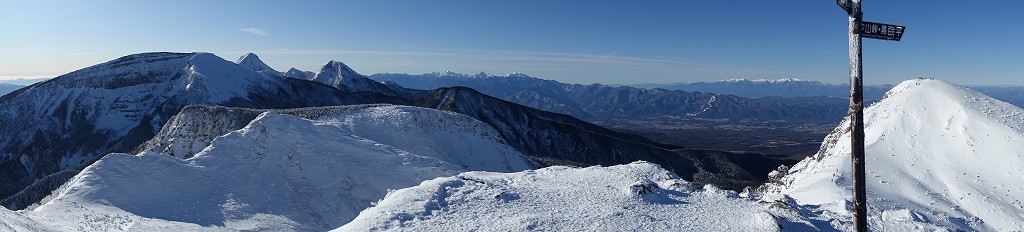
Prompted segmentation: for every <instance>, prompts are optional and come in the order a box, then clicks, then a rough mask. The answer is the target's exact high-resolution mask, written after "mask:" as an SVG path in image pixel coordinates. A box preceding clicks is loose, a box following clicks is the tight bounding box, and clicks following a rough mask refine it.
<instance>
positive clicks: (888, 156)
mask: <svg viewBox="0 0 1024 232" xmlns="http://www.w3.org/2000/svg"><path fill="white" fill-rule="evenodd" d="M864 116H865V118H864V123H865V148H866V152H865V153H866V160H865V161H866V166H867V170H866V172H867V185H866V187H867V193H868V195H867V198H868V206H869V210H868V213H869V215H871V216H870V217H869V218H868V220H869V222H870V228H872V229H875V230H894V231H910V230H914V231H923V230H933V227H941V228H945V229H949V230H981V231H1020V230H1024V186H1022V185H1021V184H1020V183H1022V182H1024V169H1022V168H1021V167H1024V110H1022V109H1021V108H1018V107H1016V106H1013V105H1010V104H1007V103H1005V102H1002V101H999V100H995V99H992V98H990V97H988V96H985V95H983V94H980V93H978V92H976V91H973V90H970V89H967V88H964V87H960V86H955V85H952V84H949V83H946V82H943V81H938V80H928V79H921V80H909V81H905V82H903V83H900V84H899V85H897V86H896V87H894V88H893V89H892V90H890V91H889V92H888V93H886V95H885V98H884V99H883V100H882V101H880V102H878V103H876V104H874V105H872V106H871V107H869V108H867V109H866V110H865V114H864ZM847 124H848V122H844V123H843V124H841V125H840V126H839V127H837V128H836V129H835V131H834V132H833V133H832V134H830V135H829V136H828V137H826V138H825V142H824V143H823V145H822V148H821V150H820V151H819V153H818V154H816V155H814V156H812V157H808V158H807V159H805V160H803V161H801V162H800V163H798V164H796V165H794V166H793V167H792V168H789V170H788V171H785V170H782V171H781V172H776V173H773V179H775V181H774V182H772V183H769V184H767V185H765V186H763V187H762V189H761V190H762V191H764V194H765V195H764V197H766V198H769V199H772V198H774V199H777V198H780V197H782V196H788V197H789V198H792V199H794V200H795V203H796V204H799V205H800V207H802V208H804V213H805V214H808V216H809V217H813V218H815V219H816V220H820V221H823V223H828V222H829V221H833V220H836V221H835V222H833V223H834V224H835V223H839V227H840V228H846V229H849V226H850V222H851V219H850V217H851V215H850V214H849V213H848V210H849V207H850V206H849V204H850V203H849V201H850V199H851V197H850V196H851V191H852V190H851V189H852V176H851V172H850V168H851V167H850V153H849V150H850V134H849V131H848V130H847V127H848V126H847Z"/></svg>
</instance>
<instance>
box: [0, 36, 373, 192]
mask: <svg viewBox="0 0 1024 232" xmlns="http://www.w3.org/2000/svg"><path fill="white" fill-rule="evenodd" d="M367 94H368V93H351V92H346V91H342V90H338V89H336V88H331V87H328V86H324V85H322V84H318V83H313V82H310V81H302V80H294V79H286V78H269V77H266V76H264V75H261V74H259V73H257V72H255V71H252V70H250V69H247V68H245V67H242V66H240V65H238V64H235V63H233V62H230V61H227V60H224V59H222V58H220V57H217V56H215V55H213V54H209V53H142V54H134V55H128V56H124V57H121V58H118V59H115V60H112V61H109V62H106V63H102V64H98V65H94V66H91V67H87V68H84V69H81V70H77V71H74V72H71V73H68V74H64V75H61V76H59V77H56V78H53V79H50V80H48V81H45V82H42V83H38V84H34V85H32V86H29V87H27V88H24V89H21V90H18V91H15V92H13V93H10V94H8V95H4V96H3V97H0V134H2V135H3V136H0V170H3V171H2V172H0V183H4V184H2V185H0V200H2V201H3V206H5V207H11V208H22V207H24V206H25V205H26V204H25V203H26V202H32V201H34V200H38V198H37V197H25V198H20V199H21V200H12V198H10V196H13V195H15V194H20V193H19V192H20V191H22V190H24V189H25V187H27V186H29V185H30V184H32V183H33V182H38V181H40V180H44V179H46V178H48V176H49V175H51V174H54V173H57V172H59V171H63V170H79V168H81V167H83V165H87V164H88V163H91V161H94V159H95V158H96V157H98V156H101V155H104V154H106V153H109V152H129V151H131V150H132V149H134V148H135V147H136V146H138V145H139V144H141V143H142V142H144V141H146V140H147V139H149V138H151V137H152V136H153V135H154V134H156V132H158V131H159V130H160V127H161V126H162V125H163V124H164V122H166V121H167V119H169V118H170V117H171V116H173V115H174V114H176V113H177V112H178V110H179V109H181V108H182V107H184V106H186V105H192V104H209V105H226V106H236V107H251V108H295V107H309V106H326V105H341V104H353V103H379V102H393V101H391V99H392V98H391V97H385V96H382V95H375V94H369V95H367ZM370 95H374V96H370ZM50 190H52V189H50ZM44 192H45V193H33V194H30V195H36V196H38V195H39V194H46V193H49V191H44Z"/></svg>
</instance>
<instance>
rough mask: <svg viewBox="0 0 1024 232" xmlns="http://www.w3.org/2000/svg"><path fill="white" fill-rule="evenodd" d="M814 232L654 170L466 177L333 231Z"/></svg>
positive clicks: (412, 191) (403, 194)
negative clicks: (786, 231)
mask: <svg viewBox="0 0 1024 232" xmlns="http://www.w3.org/2000/svg"><path fill="white" fill-rule="evenodd" d="M476 230H485V231H532V230H539V231H779V230H792V231H799V230H807V231H813V230H814V228H813V227H812V225H811V224H810V223H809V222H807V221H805V220H803V219H801V218H800V215H799V214H798V213H796V212H795V211H792V210H791V209H787V208H784V207H779V205H777V204H771V203H764V202H757V201H752V200H749V199H747V198H741V197H739V196H738V195H737V194H736V193H735V192H732V191H725V190H720V189H717V188H715V187H712V186H705V187H703V188H699V187H695V186H693V185H692V184H690V183H688V182H686V181H683V180H681V179H679V177H677V176H676V175H675V174H673V173H672V172H669V171H666V170H665V169H662V168H661V167H659V166H658V165H655V164H651V163H647V162H636V163H631V164H626V165H618V166H612V167H596V166H595V167H588V168H569V167H549V168H544V169H539V170H533V171H525V172H519V173H493V172H467V173H462V174H459V175H457V176H453V177H443V178H437V179H433V180H429V181H424V182H423V183H422V184H420V185H418V186H416V187H411V188H406V189H401V190H398V191H394V192H390V193H389V194H388V195H387V197H385V198H384V199H383V200H380V201H379V202H377V203H376V205H375V206H374V207H371V208H369V209H367V210H364V211H363V212H362V213H360V214H359V216H358V217H356V219H355V220H354V221H352V223H349V224H346V225H345V226H343V227H341V228H339V229H337V230H335V231H476Z"/></svg>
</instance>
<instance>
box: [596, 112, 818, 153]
mask: <svg viewBox="0 0 1024 232" xmlns="http://www.w3.org/2000/svg"><path fill="white" fill-rule="evenodd" d="M591 122H593V123H594V124H597V125H600V126H603V127H607V128H611V129H614V130H619V131H623V132H627V133H632V134H637V135H641V136H644V137H646V138H648V139H651V140H653V141H655V142H658V143H663V144H668V145H673V146H679V147H681V148H696V149H709V150H718V151H730V152H741V153H743V152H746V153H757V154H762V155H765V156H768V157H771V158H773V159H776V160H778V161H780V162H782V163H784V164H787V165H791V164H794V163H796V162H798V161H800V160H801V159H803V158H806V157H807V156H811V155H814V153H816V152H818V149H819V148H820V147H821V142H822V138H824V137H825V136H826V135H828V133H829V132H831V131H832V129H833V128H835V125H836V123H790V122H743V121H740V122H737V121H730V120H711V119H669V118H651V119H614V120H612V119H606V120H592V121H591Z"/></svg>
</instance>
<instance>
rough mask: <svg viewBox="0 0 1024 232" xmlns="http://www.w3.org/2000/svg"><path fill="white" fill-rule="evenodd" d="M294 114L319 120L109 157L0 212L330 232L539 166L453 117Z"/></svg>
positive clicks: (78, 226) (405, 110)
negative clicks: (379, 206) (455, 182)
mask: <svg viewBox="0 0 1024 232" xmlns="http://www.w3.org/2000/svg"><path fill="white" fill-rule="evenodd" d="M291 113H295V114H303V115H305V116H307V117H309V118H313V119H303V118H299V117H294V116H289V115H284V114H281V113H275V112H265V113H261V114H259V115H258V116H257V117H256V118H255V119H254V120H252V121H251V122H250V123H248V125H246V126H245V127H244V128H242V129H240V130H236V131H233V132H230V133H227V134H225V135H222V136H219V137H216V139H214V140H213V141H212V142H210V145H209V146H207V147H206V148H204V149H203V150H202V151H201V152H199V153H197V154H196V155H195V156H194V157H192V158H188V159H179V158H175V157H172V156H170V155H168V154H164V153H151V152H143V153H142V154H141V155H138V156H133V155H127V154H111V155H108V156H106V157H104V158H102V159H100V160H99V161H97V162H96V163H95V164H93V165H91V166H89V167H88V168H86V169H85V170H84V171H82V173H80V174H79V175H77V176H76V177H74V178H73V179H72V180H71V181H70V182H68V183H67V184H66V185H65V186H63V187H62V188H61V189H59V190H58V191H57V192H55V195H53V196H51V197H50V198H48V199H50V200H48V201H46V202H44V203H43V204H42V205H41V206H39V207H36V208H34V209H33V210H29V211H18V212H13V213H11V212H10V211H7V212H0V217H4V218H3V219H4V220H2V222H0V228H3V227H4V226H7V227H14V228H19V226H33V225H35V224H36V223H38V224H39V227H40V228H43V229H45V227H44V226H49V227H52V228H53V229H55V230H78V231H81V230H86V231H90V230H97V231H102V230H140V229H142V230H145V228H160V229H159V230H174V229H176V228H185V229H186V230H194V229H195V228H198V227H205V229H232V230H299V231H307V230H328V229H333V228H337V227H339V226H341V225H342V224H344V223H346V222H348V221H350V220H351V219H353V218H354V217H355V216H356V214H357V213H358V212H359V211H361V210H363V209H365V208H367V207H369V206H371V205H370V204H371V203H372V202H375V201H377V200H379V199H381V198H382V197H384V196H385V195H386V194H387V192H388V191H389V190H390V189H399V188H405V187H409V186H415V185H417V184H419V183H420V182H421V181H423V180H427V179H431V178H436V177H442V176H452V175H456V174H458V173H461V172H465V171H470V170H480V171H494V172H516V171H523V170H527V169H531V168H535V167H536V164H534V163H532V161H530V160H529V159H528V158H526V157H525V156H523V155H522V154H520V153H519V152H517V151H515V150H514V149H512V148H511V147H509V146H507V145H505V144H504V143H503V140H502V139H501V138H500V137H499V136H498V134H497V132H495V131H494V129H492V128H490V127H489V126H487V125H486V124H483V123H481V122H479V121H476V120H474V119H472V118H469V117H466V116H463V115H459V114H455V113H450V112H442V111H437V110H430V109H424V108H417V107H406V106H363V107H347V108H323V109H306V110H304V112H302V113H299V112H297V111H293V112H291ZM8 218H10V220H8ZM165 226H166V227H165ZM190 227H191V228H190ZM83 228H84V229H83ZM168 228H170V229H168Z"/></svg>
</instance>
